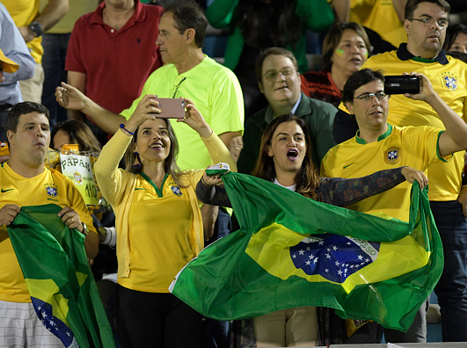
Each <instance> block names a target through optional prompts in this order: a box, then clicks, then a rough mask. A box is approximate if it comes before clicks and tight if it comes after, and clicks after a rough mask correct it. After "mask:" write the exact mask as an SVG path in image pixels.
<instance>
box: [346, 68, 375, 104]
mask: <svg viewBox="0 0 467 348" xmlns="http://www.w3.org/2000/svg"><path fill="white" fill-rule="evenodd" d="M376 80H380V81H381V82H383V83H384V75H383V74H382V73H381V71H379V70H377V71H376V70H371V69H362V70H359V71H356V72H354V73H353V74H352V75H351V76H350V77H349V79H348V80H347V82H346V83H345V85H344V90H343V91H342V102H343V103H346V102H351V103H352V102H353V98H354V94H355V91H356V90H357V89H359V88H360V87H362V86H364V85H366V84H367V83H370V82H372V81H376Z"/></svg>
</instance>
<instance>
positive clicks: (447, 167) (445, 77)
mask: <svg viewBox="0 0 467 348" xmlns="http://www.w3.org/2000/svg"><path fill="white" fill-rule="evenodd" d="M449 11H450V5H449V4H448V3H447V2H446V1H445V0H408V1H407V4H406V7H405V21H404V27H405V31H406V33H407V43H406V44H402V45H400V47H399V48H398V49H397V50H396V51H392V52H387V53H384V54H380V55H376V56H373V57H370V58H369V59H368V60H367V61H366V62H365V64H364V65H363V67H362V68H370V69H382V70H383V71H384V73H385V74H386V75H401V74H402V73H404V72H411V71H415V72H419V73H422V74H424V75H426V76H427V77H428V78H429V80H430V81H431V83H432V85H433V88H434V90H435V91H436V92H437V93H438V94H439V95H440V96H441V98H443V100H444V101H445V102H446V103H447V105H449V106H450V107H451V108H452V109H453V110H454V111H455V112H456V114H457V115H459V117H460V118H461V119H463V120H464V121H466V120H467V116H466V113H465V112H466V110H467V65H466V64H465V63H463V62H461V61H460V60H457V59H454V58H452V57H450V56H446V54H445V52H444V50H443V49H442V47H443V43H444V40H445V36H446V28H447V26H448V15H449ZM389 105H390V108H391V112H390V114H389V123H390V124H392V125H394V126H401V127H404V126H433V127H437V128H441V129H444V125H443V123H442V122H441V120H440V118H439V117H438V115H437V114H436V112H434V110H433V108H431V107H430V106H429V105H428V104H426V103H423V102H422V101H418V100H411V99H408V98H405V97H404V96H402V95H393V96H392V97H391V99H390V101H389ZM342 120H344V121H351V119H350V118H343V117H340V115H337V116H336V124H335V125H334V127H335V130H338V129H341V130H343V129H344V130H348V132H347V134H348V136H347V138H348V137H351V136H353V135H354V134H355V133H354V132H355V129H356V128H353V133H351V132H352V131H351V129H352V127H351V125H349V124H348V123H347V124H341V126H338V122H340V121H342ZM336 140H337V141H338V142H339V140H340V139H336ZM463 166H464V156H463V153H460V152H458V153H456V154H454V156H453V159H452V160H451V161H450V162H449V163H441V162H436V163H433V164H432V165H431V166H430V168H429V171H428V175H429V180H430V191H429V193H428V197H429V199H430V204H431V210H432V211H433V215H434V217H435V221H436V225H437V226H438V230H439V232H440V235H441V239H442V241H443V246H444V272H443V275H442V277H441V280H440V281H439V283H438V285H437V287H436V288H435V293H436V294H437V296H438V302H439V305H440V307H441V324H442V331H443V341H446V342H465V341H467V276H466V266H467V265H466V260H467V224H466V219H465V216H467V187H465V183H464V187H463V185H462V169H463ZM386 332H387V330H386ZM386 336H387V335H386ZM398 338H399V337H398Z"/></svg>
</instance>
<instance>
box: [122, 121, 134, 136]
mask: <svg viewBox="0 0 467 348" xmlns="http://www.w3.org/2000/svg"><path fill="white" fill-rule="evenodd" d="M120 128H121V129H122V130H124V131H125V132H127V133H128V134H130V135H131V136H133V135H135V133H132V132H130V131H129V130H128V129H126V128H125V125H124V124H123V123H121V124H120Z"/></svg>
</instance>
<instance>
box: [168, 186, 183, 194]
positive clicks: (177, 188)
mask: <svg viewBox="0 0 467 348" xmlns="http://www.w3.org/2000/svg"><path fill="white" fill-rule="evenodd" d="M170 189H171V190H172V192H173V193H175V194H176V195H177V196H178V197H180V196H181V195H182V191H180V187H178V186H175V185H173V186H170Z"/></svg>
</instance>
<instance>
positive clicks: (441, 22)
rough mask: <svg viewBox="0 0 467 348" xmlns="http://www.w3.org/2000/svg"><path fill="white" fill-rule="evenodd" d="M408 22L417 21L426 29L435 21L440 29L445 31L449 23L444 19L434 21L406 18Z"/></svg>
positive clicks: (427, 18)
mask: <svg viewBox="0 0 467 348" xmlns="http://www.w3.org/2000/svg"><path fill="white" fill-rule="evenodd" d="M407 19H408V20H409V21H417V22H420V23H423V24H424V25H425V26H426V27H428V26H431V25H432V24H433V23H434V22H435V21H436V24H437V25H438V27H439V28H440V29H446V28H447V27H448V25H449V21H448V20H447V19H446V18H440V19H434V18H433V17H422V18H407Z"/></svg>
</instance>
